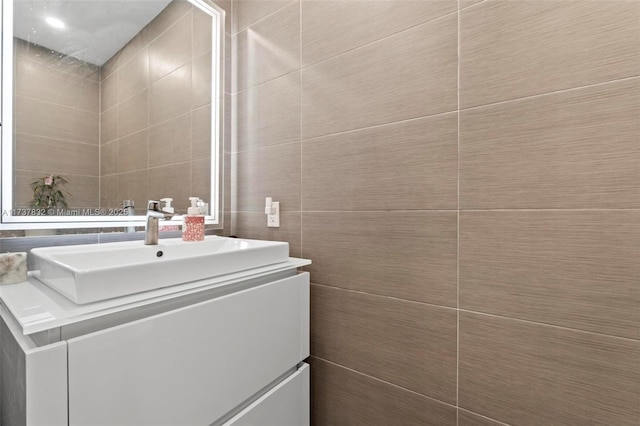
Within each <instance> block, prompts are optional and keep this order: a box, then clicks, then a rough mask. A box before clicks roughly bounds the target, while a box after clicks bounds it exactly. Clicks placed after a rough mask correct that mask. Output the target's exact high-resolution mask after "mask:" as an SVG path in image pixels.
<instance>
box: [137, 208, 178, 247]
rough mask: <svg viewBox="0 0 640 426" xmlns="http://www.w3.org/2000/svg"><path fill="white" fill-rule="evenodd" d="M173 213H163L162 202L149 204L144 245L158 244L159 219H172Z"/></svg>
mask: <svg viewBox="0 0 640 426" xmlns="http://www.w3.org/2000/svg"><path fill="white" fill-rule="evenodd" d="M172 216H173V214H172V213H167V212H163V211H162V209H161V208H160V202H158V201H153V200H149V201H148V202H147V225H146V226H145V228H144V244H145V245H148V246H150V245H151V246H152V245H156V244H158V219H170V218H171V217H172Z"/></svg>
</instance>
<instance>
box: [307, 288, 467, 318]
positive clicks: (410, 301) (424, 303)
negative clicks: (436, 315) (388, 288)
mask: <svg viewBox="0 0 640 426" xmlns="http://www.w3.org/2000/svg"><path fill="white" fill-rule="evenodd" d="M311 284H313V285H317V286H320V287H325V288H331V289H334V290H342V291H347V292H349V293H356V294H363V295H367V296H373V297H382V298H385V299H390V300H396V301H399V302H407V303H417V304H420V305H425V306H431V307H434V308H442V309H447V310H454V311H457V308H455V307H453V306H446V305H438V304H435V303H429V302H422V301H419V300H411V299H403V298H401V297H395V296H388V295H384V294H378V293H369V292H366V291H362V290H353V289H349V288H344V287H337V286H334V285H330V284H323V283H319V282H316V281H313V282H312V283H311Z"/></svg>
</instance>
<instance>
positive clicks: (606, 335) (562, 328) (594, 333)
mask: <svg viewBox="0 0 640 426" xmlns="http://www.w3.org/2000/svg"><path fill="white" fill-rule="evenodd" d="M311 284H312V285H316V286H320V287H324V288H330V289H333V290H341V291H346V292H349V293H355V294H361V295H366V296H371V297H379V298H384V299H389V300H395V301H399V302H406V303H415V304H419V305H423V306H429V307H433V308H441V309H446V310H454V311H456V312H457V317H458V324H459V318H460V313H462V312H464V313H468V314H472V315H480V316H486V317H492V318H499V319H502V320H506V321H517V322H520V323H525V324H533V325H537V326H541V327H551V328H556V329H559V330H565V331H572V332H576V333H585V334H590V335H594V336H601V337H607V338H611V339H619V340H624V341H628V342H635V343H637V342H640V338H638V339H634V338H632V337H623V336H616V335H613V334H606V333H599V332H597V331H590V330H583V329H580V328H574V327H566V326H562V325H557V324H549V323H545V322H540V321H531V320H526V319H522V318H515V317H508V316H504V315H497V314H492V313H488V312H481V311H473V310H470V309H463V308H460V307H458V308H455V307H451V306H444V305H436V304H433V303H427V302H420V301H417V300H410V299H402V298H399V297H394V296H386V295H382V294H376V293H368V292H366V291H360V290H352V289H348V288H343V287H336V286H332V285H327V284H322V283H318V282H315V281H313V282H312V283H311ZM456 370H457V368H456Z"/></svg>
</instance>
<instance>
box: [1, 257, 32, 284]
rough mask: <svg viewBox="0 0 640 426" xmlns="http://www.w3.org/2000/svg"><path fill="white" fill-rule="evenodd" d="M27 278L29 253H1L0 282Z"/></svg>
mask: <svg viewBox="0 0 640 426" xmlns="http://www.w3.org/2000/svg"><path fill="white" fill-rule="evenodd" d="M26 280H27V253H25V252H20V253H0V284H15V283H20V282H23V281H26Z"/></svg>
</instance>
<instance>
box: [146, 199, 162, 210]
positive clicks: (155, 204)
mask: <svg viewBox="0 0 640 426" xmlns="http://www.w3.org/2000/svg"><path fill="white" fill-rule="evenodd" d="M147 210H153V211H159V210H160V202H159V201H155V200H149V201H147Z"/></svg>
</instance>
